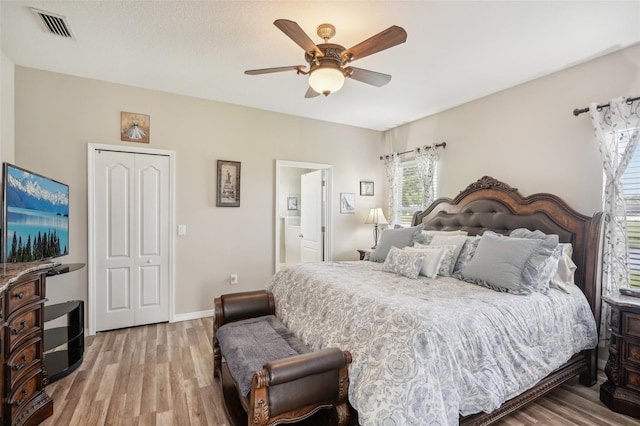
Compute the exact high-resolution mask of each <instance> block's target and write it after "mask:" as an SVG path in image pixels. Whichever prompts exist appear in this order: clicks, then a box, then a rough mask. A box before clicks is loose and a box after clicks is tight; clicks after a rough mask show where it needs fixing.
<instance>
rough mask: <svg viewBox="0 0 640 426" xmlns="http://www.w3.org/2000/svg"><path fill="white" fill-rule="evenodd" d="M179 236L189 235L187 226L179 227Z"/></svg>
mask: <svg viewBox="0 0 640 426" xmlns="http://www.w3.org/2000/svg"><path fill="white" fill-rule="evenodd" d="M178 235H187V225H178Z"/></svg>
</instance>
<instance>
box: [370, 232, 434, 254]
mask: <svg viewBox="0 0 640 426" xmlns="http://www.w3.org/2000/svg"><path fill="white" fill-rule="evenodd" d="M422 228H424V225H418V226H414V227H411V228H399V229H385V230H384V231H382V234H381V235H380V242H378V246H377V247H376V248H375V250H373V251H372V252H371V254H370V255H369V260H370V261H372V262H384V261H385V259H386V258H387V254H388V253H389V250H390V249H391V247H397V248H399V249H401V248H404V247H407V246H412V245H413V242H414V239H415V238H418V237H419V236H420V232H421V231H422Z"/></svg>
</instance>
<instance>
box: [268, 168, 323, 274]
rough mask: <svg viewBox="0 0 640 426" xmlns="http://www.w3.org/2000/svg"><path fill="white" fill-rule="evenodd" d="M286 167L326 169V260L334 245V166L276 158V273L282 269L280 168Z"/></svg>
mask: <svg viewBox="0 0 640 426" xmlns="http://www.w3.org/2000/svg"><path fill="white" fill-rule="evenodd" d="M284 167H290V168H295V169H310V170H324V171H325V190H324V199H323V205H324V208H323V214H322V217H323V219H324V221H323V222H324V226H325V232H324V245H323V246H324V247H323V253H324V259H325V261H328V260H331V259H332V246H331V240H332V238H331V236H332V234H333V228H332V225H331V212H332V211H333V210H332V208H331V199H332V197H331V194H332V176H331V171H332V166H331V165H330V164H322V163H307V162H301V161H289V160H276V190H275V196H276V199H275V214H274V216H275V227H274V229H275V259H274V273H275V272H278V271H279V270H280V243H281V239H280V234H281V229H280V223H281V221H280V216H281V212H280V169H281V168H284Z"/></svg>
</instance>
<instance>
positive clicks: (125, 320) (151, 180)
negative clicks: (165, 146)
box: [94, 150, 170, 331]
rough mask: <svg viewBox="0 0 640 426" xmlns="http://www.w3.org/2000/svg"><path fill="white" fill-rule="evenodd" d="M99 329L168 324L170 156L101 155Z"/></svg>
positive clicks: (98, 189)
mask: <svg viewBox="0 0 640 426" xmlns="http://www.w3.org/2000/svg"><path fill="white" fill-rule="evenodd" d="M95 158H96V160H95V188H94V193H95V198H94V200H95V201H94V202H95V206H94V212H95V228H96V229H95V275H96V280H95V294H96V298H95V301H96V331H104V330H112V329H116V328H123V327H132V326H137V325H143V324H151V323H157V322H164V321H168V320H169V267H168V266H169V225H170V224H169V208H170V207H169V157H167V156H164V155H150V154H136V153H127V152H116V151H105V150H102V151H98V152H97V153H96V157H95Z"/></svg>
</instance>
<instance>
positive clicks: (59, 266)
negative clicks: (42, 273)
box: [47, 263, 84, 277]
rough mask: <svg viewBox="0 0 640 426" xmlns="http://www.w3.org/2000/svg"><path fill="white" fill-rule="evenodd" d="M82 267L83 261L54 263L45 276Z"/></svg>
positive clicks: (64, 272)
mask: <svg viewBox="0 0 640 426" xmlns="http://www.w3.org/2000/svg"><path fill="white" fill-rule="evenodd" d="M82 268H84V263H56V264H55V265H54V266H53V268H51V269H49V270H48V271H47V276H49V277H53V276H55V275H60V274H66V273H67V272H73V271H77V270H78V269H82Z"/></svg>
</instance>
